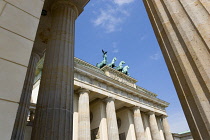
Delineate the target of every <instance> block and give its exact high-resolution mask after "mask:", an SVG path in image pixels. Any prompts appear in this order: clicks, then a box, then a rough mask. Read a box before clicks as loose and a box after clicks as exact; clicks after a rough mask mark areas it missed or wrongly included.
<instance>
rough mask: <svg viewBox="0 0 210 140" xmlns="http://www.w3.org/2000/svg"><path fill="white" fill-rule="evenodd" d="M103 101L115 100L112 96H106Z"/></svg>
mask: <svg viewBox="0 0 210 140" xmlns="http://www.w3.org/2000/svg"><path fill="white" fill-rule="evenodd" d="M103 101H104V102H110V101H115V98H114V97H106V98H105V99H104V100H103Z"/></svg>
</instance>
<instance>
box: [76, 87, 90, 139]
mask: <svg viewBox="0 0 210 140" xmlns="http://www.w3.org/2000/svg"><path fill="white" fill-rule="evenodd" d="M78 93H79V104H78V113H79V126H78V128H79V131H78V132H79V134H78V140H90V139H91V134H90V107H89V90H86V89H80V90H79V91H78Z"/></svg>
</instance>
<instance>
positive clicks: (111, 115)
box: [105, 97, 119, 140]
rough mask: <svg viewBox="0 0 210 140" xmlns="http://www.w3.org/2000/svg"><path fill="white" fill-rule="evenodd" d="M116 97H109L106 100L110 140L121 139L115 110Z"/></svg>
mask: <svg viewBox="0 0 210 140" xmlns="http://www.w3.org/2000/svg"><path fill="white" fill-rule="evenodd" d="M114 100H115V99H114V98H112V97H108V98H106V99H105V102H106V116H107V130H108V139H109V140H119V131H118V126H117V117H116V112H115V104H114Z"/></svg>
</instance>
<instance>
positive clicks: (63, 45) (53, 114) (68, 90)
mask: <svg viewBox="0 0 210 140" xmlns="http://www.w3.org/2000/svg"><path fill="white" fill-rule="evenodd" d="M51 10H52V11H51V13H52V27H51V35H50V39H49V44H48V47H47V50H46V54H45V61H44V66H43V73H42V77H41V83H40V90H39V95H38V101H37V106H36V107H37V108H36V114H35V122H34V127H33V130H32V137H31V139H32V140H71V139H72V131H73V128H72V127H73V121H72V120H73V94H74V90H73V88H74V87H73V78H74V74H73V70H74V30H75V20H76V18H77V9H76V7H75V6H74V5H72V4H71V3H69V2H68V1H56V2H55V3H54V4H52V7H51Z"/></svg>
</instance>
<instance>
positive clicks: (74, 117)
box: [73, 94, 79, 140]
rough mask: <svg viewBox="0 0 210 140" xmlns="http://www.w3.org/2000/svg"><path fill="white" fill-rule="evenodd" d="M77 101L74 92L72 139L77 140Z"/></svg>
mask: <svg viewBox="0 0 210 140" xmlns="http://www.w3.org/2000/svg"><path fill="white" fill-rule="evenodd" d="M78 101H79V99H78V95H77V94H74V115H73V140H78V130H79V129H78V126H79V113H78Z"/></svg>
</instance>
